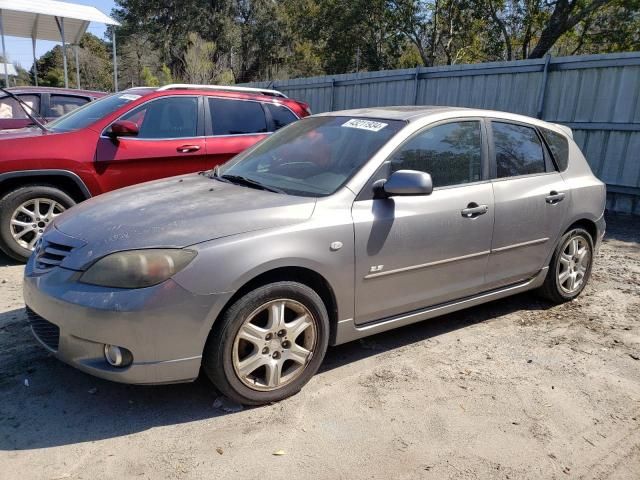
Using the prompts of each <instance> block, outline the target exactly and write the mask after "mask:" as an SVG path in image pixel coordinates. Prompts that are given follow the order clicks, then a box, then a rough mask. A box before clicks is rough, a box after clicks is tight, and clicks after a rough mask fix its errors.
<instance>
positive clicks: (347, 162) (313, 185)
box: [219, 117, 405, 197]
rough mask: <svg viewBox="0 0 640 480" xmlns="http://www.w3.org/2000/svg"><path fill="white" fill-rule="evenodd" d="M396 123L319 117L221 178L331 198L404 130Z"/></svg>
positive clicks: (229, 167)
mask: <svg viewBox="0 0 640 480" xmlns="http://www.w3.org/2000/svg"><path fill="white" fill-rule="evenodd" d="M404 125H405V123H404V122H399V121H393V120H368V119H353V118H349V117H314V118H307V119H304V120H300V121H297V122H295V123H292V124H290V125H288V126H287V127H285V128H283V129H282V130H279V131H278V132H276V133H274V134H273V135H272V136H270V137H269V138H267V139H265V140H263V141H262V142H259V143H258V144H256V145H255V146H254V147H253V148H250V149H249V150H246V151H245V152H244V153H241V154H240V155H238V156H236V157H235V158H234V159H233V160H231V161H230V162H229V163H227V164H226V165H224V166H223V167H222V168H221V169H220V172H219V173H220V175H240V176H243V177H246V178H249V179H252V180H255V181H258V182H260V183H262V184H264V185H268V186H271V187H275V188H277V189H279V190H282V191H284V192H285V193H289V194H292V195H304V196H313V197H320V196H324V195H330V194H332V193H334V192H335V191H336V190H337V189H338V188H340V187H341V186H342V185H343V184H344V183H345V182H346V181H347V180H348V179H349V178H351V176H352V175H353V174H355V173H356V172H357V171H358V170H359V169H360V168H361V167H362V166H363V165H364V164H365V163H366V162H367V161H368V160H369V159H370V158H371V157H372V156H373V155H374V154H375V153H376V152H377V151H378V150H379V149H380V147H382V146H383V145H384V144H385V143H387V142H388V141H389V139H390V138H391V137H393V136H394V135H395V134H396V133H397V132H398V131H399V130H400V129H401V128H402V127H403V126H404Z"/></svg>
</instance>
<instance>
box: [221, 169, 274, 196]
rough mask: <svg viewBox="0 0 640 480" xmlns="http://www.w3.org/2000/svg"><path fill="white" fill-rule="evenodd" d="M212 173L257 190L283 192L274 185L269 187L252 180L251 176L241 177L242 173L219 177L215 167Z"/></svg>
mask: <svg viewBox="0 0 640 480" xmlns="http://www.w3.org/2000/svg"><path fill="white" fill-rule="evenodd" d="M213 175H214V176H215V177H216V178H221V179H223V180H229V181H230V182H233V183H238V184H241V185H246V186H247V187H251V188H257V189H259V190H266V191H267V192H274V193H285V192H284V191H283V190H280V189H278V188H274V187H269V186H267V185H264V184H263V183H260V182H258V181H257V180H253V179H251V178H247V177H243V176H242V175H222V176H220V177H219V176H218V172H217V170H215V169H214V171H213Z"/></svg>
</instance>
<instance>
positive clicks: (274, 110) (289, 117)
mask: <svg viewBox="0 0 640 480" xmlns="http://www.w3.org/2000/svg"><path fill="white" fill-rule="evenodd" d="M264 106H265V107H267V110H269V113H270V114H271V118H272V119H273V126H274V128H275V129H276V130H280V129H281V128H282V127H284V126H286V125H289V124H290V123H293V122H295V121H296V120H298V117H296V116H295V115H294V114H293V113H292V112H291V110H289V109H288V108H287V107H283V106H282V105H274V104H272V103H265V104H264Z"/></svg>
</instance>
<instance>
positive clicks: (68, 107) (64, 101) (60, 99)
mask: <svg viewBox="0 0 640 480" xmlns="http://www.w3.org/2000/svg"><path fill="white" fill-rule="evenodd" d="M88 101H89V99H88V98H85V97H72V96H70V95H51V100H50V112H49V115H51V116H52V117H61V116H62V115H64V114H65V113H69V112H73V111H74V110H75V109H76V108H78V107H81V106H82V105H84V104H85V103H87V102H88Z"/></svg>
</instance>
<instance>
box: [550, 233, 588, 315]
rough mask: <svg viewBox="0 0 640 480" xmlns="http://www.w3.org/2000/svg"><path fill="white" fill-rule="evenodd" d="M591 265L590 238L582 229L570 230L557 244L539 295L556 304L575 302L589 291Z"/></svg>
mask: <svg viewBox="0 0 640 480" xmlns="http://www.w3.org/2000/svg"><path fill="white" fill-rule="evenodd" d="M592 264H593V240H592V238H591V235H590V234H589V232H587V231H586V230H584V229H582V228H575V229H572V230H570V231H569V232H567V233H565V234H564V235H563V236H562V238H561V239H560V242H559V243H558V246H557V248H556V250H555V252H554V254H553V258H552V259H551V263H550V265H549V272H548V273H547V278H546V279H545V281H544V284H543V285H542V287H541V288H540V293H541V294H542V295H543V296H544V297H545V298H547V299H548V300H551V301H552V302H555V303H563V302H567V301H569V300H573V299H574V298H576V297H577V296H578V295H580V293H582V291H583V290H584V288H585V287H586V285H587V282H588V281H589V278H590V276H591V266H592Z"/></svg>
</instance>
